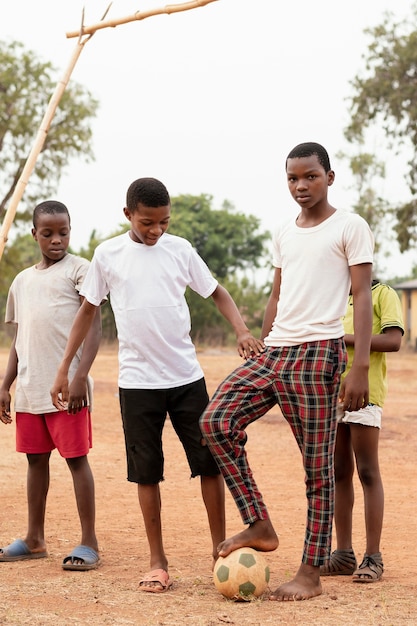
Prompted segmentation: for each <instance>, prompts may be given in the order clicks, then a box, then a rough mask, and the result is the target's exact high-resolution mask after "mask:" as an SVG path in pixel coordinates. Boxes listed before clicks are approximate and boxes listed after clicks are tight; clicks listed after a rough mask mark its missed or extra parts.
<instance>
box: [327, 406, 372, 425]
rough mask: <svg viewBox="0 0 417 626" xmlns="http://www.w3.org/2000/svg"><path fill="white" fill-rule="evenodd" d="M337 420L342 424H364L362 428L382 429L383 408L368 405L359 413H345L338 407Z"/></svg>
mask: <svg viewBox="0 0 417 626" xmlns="http://www.w3.org/2000/svg"><path fill="white" fill-rule="evenodd" d="M336 418H337V421H338V422H341V423H342V424H362V426H374V427H375V428H381V419H382V407H380V406H378V405H377V404H368V406H366V407H365V408H363V409H359V411H343V409H342V408H341V407H340V408H339V407H337V412H336Z"/></svg>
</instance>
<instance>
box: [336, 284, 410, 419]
mask: <svg viewBox="0 0 417 626" xmlns="http://www.w3.org/2000/svg"><path fill="white" fill-rule="evenodd" d="M372 307H373V315H372V334H373V335H380V334H381V333H383V332H384V330H385V329H387V328H393V327H396V328H400V329H401V330H402V331H403V333H404V323H403V317H402V309H401V302H400V299H399V297H398V295H397V293H396V291H394V289H392V288H391V287H389V285H382V284H381V283H376V284H375V285H373V286H372ZM343 327H344V329H345V333H346V334H347V335H353V298H352V296H349V300H348V306H347V311H346V315H345V317H344V318H343ZM347 351H348V364H347V367H346V371H345V372H344V374H343V376H346V374H347V373H348V371H349V370H350V368H351V366H352V361H353V353H354V348H353V347H352V346H348V348H347ZM387 388H388V384H387V358H386V353H385V352H374V351H371V354H370V362H369V402H370V404H377V405H378V406H380V407H382V406H384V401H385V397H386V395H387Z"/></svg>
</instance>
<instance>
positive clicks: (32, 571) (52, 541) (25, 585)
mask: <svg viewBox="0 0 417 626" xmlns="http://www.w3.org/2000/svg"><path fill="white" fill-rule="evenodd" d="M199 357H200V361H201V364H202V366H203V368H204V371H205V373H206V379H207V383H208V387H209V391H210V392H212V391H214V388H215V387H216V385H217V384H218V382H219V381H220V380H221V379H222V378H223V377H224V376H225V375H226V374H227V373H228V372H229V371H231V369H232V368H234V367H235V365H237V364H238V363H239V357H238V355H237V354H235V353H233V352H223V351H214V350H212V351H202V352H201V353H200V354H199ZM6 358H7V351H6V350H0V376H1V373H2V372H4V367H5V363H6ZM416 370H417V354H416V353H411V352H406V351H401V352H400V353H398V354H391V355H389V380H390V389H389V395H388V401H387V403H386V407H385V410H384V417H383V429H382V431H381V441H380V458H381V466H382V473H383V480H384V485H385V497H386V512H385V522H384V531H383V538H382V546H381V550H382V553H383V557H384V563H385V574H384V577H383V579H382V581H380V582H378V583H376V584H371V585H359V584H353V583H352V582H351V580H350V579H349V578H346V577H341V578H325V579H323V595H321V596H320V597H318V598H315V599H313V600H309V601H306V602H289V603H277V602H270V601H269V600H267V599H259V600H256V601H253V602H243V603H241V602H239V603H235V602H232V601H230V600H226V599H224V598H223V597H222V596H221V595H220V594H219V593H218V592H217V590H216V589H215V587H214V584H213V582H212V574H211V559H210V550H211V546H210V540H209V531H208V525H207V520H206V516H205V510H204V507H203V504H202V501H201V497H200V493H199V482H198V481H197V480H192V481H191V480H190V479H189V472H188V468H187V465H186V461H185V458H184V454H183V452H182V449H181V447H180V445H179V443H178V440H177V439H176V436H175V434H174V433H173V430H172V427H171V424H170V423H169V422H167V425H166V428H165V439H164V449H165V457H166V472H165V477H166V480H165V482H164V483H163V484H162V504H163V526H164V539H165V548H166V552H167V554H168V557H169V560H170V575H171V578H173V580H174V584H173V588H172V589H171V590H170V591H169V592H167V593H165V594H158V595H157V594H147V593H143V592H140V591H138V581H139V579H140V578H141V577H142V575H143V574H144V573H145V572H146V571H147V570H148V549H147V543H146V539H145V533H144V528H143V524H142V520H141V516H140V513H139V507H138V503H137V492H136V487H135V486H134V485H132V484H130V483H128V482H127V481H126V468H125V453H124V443H123V435H122V427H121V420H120V415H119V407H118V400H117V355H116V351H115V349H114V348H106V347H102V348H101V350H100V353H99V355H98V357H97V359H96V362H95V364H94V367H93V371H92V373H93V376H94V379H95V410H94V414H93V420H94V447H93V450H92V452H91V454H90V462H91V466H92V468H93V472H94V475H95V481H96V499H97V533H98V537H99V541H100V548H101V558H102V565H101V567H100V568H99V569H97V570H95V571H91V572H68V571H63V570H62V568H61V561H62V559H63V557H65V556H66V554H67V553H68V552H69V551H70V550H71V549H72V548H73V547H74V546H75V545H76V544H77V543H79V526H78V517H77V513H76V509H75V502H74V496H73V492H72V483H71V479H70V474H69V471H68V469H67V467H66V464H65V462H64V461H63V459H61V458H60V457H59V455H58V454H57V453H56V452H55V453H54V454H53V455H52V459H51V487H50V492H49V498H48V508H47V520H46V538H47V543H48V550H49V556H48V558H46V559H39V560H31V561H23V562H17V563H0V624H7V625H9V624H10V625H11V624H18V625H23V624H31V625H43V624H56V625H59V626H60V625H64V624H87V623H88V624H90V625H92V626H93V625H105V624H118V625H119V624H120V625H139V626H177V625H181V626H217V625H222V624H234V625H235V626H249V625H250V626H261V625H262V626H263V625H268V624H271V625H272V624H274V625H275V624H286V625H296V624H297V625H304V624H310V625H320V626H322V625H326V624H332V625H339V624H356V625H359V626H361V625H364V626H365V625H366V626H368V625H371V626H372V625H378V626H379V625H393V626H397V625H406V624H407V625H410V626H411V625H415V624H417V560H416V558H415V544H416V537H417V532H416V531H417V521H416V519H417V503H416V496H415V493H416V486H417V463H416V456H417V437H416V434H415V429H416V423H417V422H416V418H417V408H416V398H417V396H416V391H417V376H416ZM0 428H1V431H0V432H1V441H2V446H1V457H0V482H1V503H2V504H1V520H0V545H5V544H8V543H9V542H10V541H11V540H13V539H15V538H17V537H22V536H24V534H25V531H26V501H25V490H26V484H25V481H26V459H25V457H24V455H22V454H17V453H16V452H15V448H14V424H13V425H11V426H5V425H3V424H0ZM248 434H249V442H248V445H247V449H248V453H249V457H250V461H251V465H252V467H253V469H254V473H255V476H256V478H257V481H258V484H259V486H260V488H261V491H262V492H263V495H264V497H265V501H266V502H267V505H268V507H269V512H270V515H271V517H272V520H273V523H274V525H275V528H276V529H277V531H278V533H279V535H280V547H279V548H278V550H277V551H275V552H272V553H268V554H267V555H266V558H267V561H268V564H269V566H270V569H271V581H270V585H271V589H275V588H276V587H277V586H278V585H279V584H280V583H282V582H284V581H286V580H289V579H290V578H291V577H292V576H293V574H294V573H295V571H296V570H297V568H298V565H299V563H300V558H301V549H302V543H303V536H304V522H305V510H306V503H305V495H304V483H303V472H302V467H301V459H300V456H299V452H298V449H297V448H296V445H295V442H294V440H293V438H292V435H291V433H290V430H289V427H288V426H287V424H286V423H285V422H284V420H283V418H282V416H281V414H280V412H279V410H278V409H276V410H274V411H272V412H270V413H269V414H268V415H267V416H265V417H264V418H263V419H262V420H260V421H259V422H258V423H256V424H253V425H251V426H250V428H249V429H248ZM227 514H228V515H227V533H228V534H234V533H236V532H238V531H239V530H240V529H241V528H242V525H241V522H240V518H239V516H238V514H237V511H236V508H235V506H234V503H233V501H232V500H231V497H230V495H229V494H228V493H227ZM364 544H365V539H364V523H363V499H362V494H361V489H360V487H359V486H358V483H357V482H356V505H355V514H354V548H355V550H356V553H357V556H358V557H359V558H360V557H361V555H362V553H363V551H364Z"/></svg>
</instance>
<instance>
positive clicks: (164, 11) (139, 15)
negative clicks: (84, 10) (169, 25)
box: [67, 0, 217, 39]
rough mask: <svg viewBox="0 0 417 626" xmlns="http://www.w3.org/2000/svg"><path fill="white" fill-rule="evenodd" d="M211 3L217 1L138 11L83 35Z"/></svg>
mask: <svg viewBox="0 0 417 626" xmlns="http://www.w3.org/2000/svg"><path fill="white" fill-rule="evenodd" d="M211 2H217V0H193V1H191V2H182V3H181V4H167V5H166V6H165V7H161V8H159V9H148V10H147V11H137V12H136V13H134V14H133V15H129V16H128V17H120V18H116V19H112V20H107V21H106V22H104V21H103V22H100V23H98V24H94V25H93V26H85V27H84V28H83V31H82V32H83V34H85V35H87V34H90V35H92V34H93V33H95V32H96V31H97V30H100V29H101V28H115V27H116V26H119V25H120V24H127V23H128V22H135V21H138V20H144V19H146V18H147V17H151V16H153V15H163V14H167V15H170V14H171V13H178V12H180V11H189V10H190V9H198V8H199V7H203V6H205V5H206V4H210V3H211ZM79 34H80V31H79V30H74V31H71V32H68V33H67V37H68V38H69V39H70V38H71V37H78V36H79Z"/></svg>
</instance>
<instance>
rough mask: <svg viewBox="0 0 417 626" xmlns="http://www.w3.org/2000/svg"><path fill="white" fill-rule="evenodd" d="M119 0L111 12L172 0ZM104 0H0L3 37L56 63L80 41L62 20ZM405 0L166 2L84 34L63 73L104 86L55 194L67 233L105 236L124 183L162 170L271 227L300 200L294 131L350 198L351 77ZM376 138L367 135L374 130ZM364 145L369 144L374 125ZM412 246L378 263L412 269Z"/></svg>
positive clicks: (165, 178)
mask: <svg viewBox="0 0 417 626" xmlns="http://www.w3.org/2000/svg"><path fill="white" fill-rule="evenodd" d="M173 3H175V2H171V1H170V0H167V1H165V0H159V1H156V0H147V1H142V2H141V1H140V0H136V1H132V0H114V2H113V4H112V6H111V8H110V11H109V13H108V15H107V19H108V18H117V17H125V16H128V15H132V14H134V13H135V12H136V11H138V10H146V9H152V8H159V7H163V6H165V5H166V4H173ZM108 4H109V3H108V2H106V1H103V2H102V1H101V0H100V1H99V0H84V1H83V2H82V1H80V0H59V1H57V0H13V2H8V3H7V4H6V3H3V5H4V6H3V7H2V8H1V9H0V40H3V41H11V40H18V41H21V42H23V43H24V45H25V46H26V47H27V48H29V49H31V50H33V51H34V52H35V53H36V54H37V55H38V56H39V57H40V58H41V59H42V60H44V61H51V62H52V63H53V64H54V66H55V67H56V68H57V80H58V79H59V78H61V77H62V76H63V75H64V72H65V71H66V70H67V67H68V66H69V63H70V59H71V56H72V54H73V51H74V49H75V46H76V39H71V38H67V36H66V33H67V32H70V31H74V30H77V29H78V28H79V26H80V24H81V16H82V9H83V7H84V23H85V24H86V25H91V24H96V23H97V22H99V21H100V19H101V17H102V15H103V14H104V12H105V10H106V8H107V6H108ZM410 5H411V2H410V0H396V1H395V3H393V2H392V1H390V0H368V1H366V2H364V1H363V0H350V2H343V3H336V2H335V1H334V0H317V2H314V3H313V2H311V0H298V1H297V2H279V1H278V0H252V1H251V2H249V0H216V1H215V2H212V3H210V4H208V5H206V6H203V7H199V8H196V9H192V10H189V11H185V12H181V13H176V14H172V15H159V16H153V17H149V18H147V19H144V20H141V21H135V22H132V23H128V24H124V25H120V26H118V27H116V28H106V29H103V30H100V31H97V32H96V34H95V35H94V36H93V37H92V38H91V39H90V40H89V41H88V42H87V43H86V44H85V46H84V49H83V51H82V52H81V55H80V57H79V59H78V62H77V64H76V66H75V68H74V70H73V72H72V75H71V81H76V82H78V83H81V84H82V85H84V86H85V87H86V88H88V89H89V90H90V92H91V93H92V95H93V96H94V97H95V98H96V99H98V100H99V102H100V108H99V112H98V116H97V118H96V119H95V120H94V121H93V123H92V128H93V150H94V153H95V157H96V160H95V161H94V162H93V163H85V162H84V161H82V160H72V161H71V162H70V165H69V167H68V168H67V170H66V173H65V175H64V176H63V178H62V179H61V182H60V185H59V189H58V192H57V194H56V195H55V198H56V199H59V200H61V201H62V202H64V203H65V204H66V205H67V206H68V208H69V210H70V213H71V216H72V245H73V247H74V248H75V249H77V248H79V247H81V246H84V245H87V243H88V240H89V237H90V234H91V232H92V230H94V229H95V230H96V231H97V233H98V234H99V235H100V236H103V237H105V236H107V235H109V234H110V233H111V232H113V231H114V230H115V229H116V228H117V227H118V225H119V224H120V223H124V222H125V218H124V216H123V213H122V210H123V207H124V204H125V195H126V190H127V187H128V186H129V184H130V183H131V182H132V181H133V180H135V179H136V178H140V177H142V176H153V177H155V178H159V179H160V180H161V181H162V182H164V183H165V185H166V186H167V188H168V190H169V192H170V194H171V196H176V195H179V194H193V195H200V194H202V193H204V194H209V195H211V196H213V206H214V207H216V208H220V207H221V205H222V203H223V201H224V200H228V201H229V202H231V203H232V204H233V205H234V206H235V207H236V210H237V211H239V212H243V213H247V214H252V215H255V216H257V217H258V218H259V219H260V220H261V228H262V230H265V231H268V232H270V231H271V230H272V229H273V228H274V225H275V223H276V222H277V221H278V220H279V219H281V218H282V217H283V216H286V215H288V216H290V215H291V213H293V214H294V215H296V214H297V211H298V207H297V205H296V204H295V203H294V201H293V200H292V199H291V197H290V195H289V192H288V189H287V184H286V178H285V169H284V164H285V158H286V156H287V154H288V152H289V151H290V150H291V149H292V148H293V147H294V146H295V145H296V144H298V143H301V142H304V141H317V142H319V143H321V144H323V145H324V146H325V147H326V148H327V150H328V152H329V154H330V158H331V162H332V167H333V169H334V170H335V172H336V181H335V183H334V185H333V187H332V188H331V189H330V191H329V200H330V202H331V204H333V206H335V207H337V208H345V209H349V208H350V207H351V205H352V203H353V202H354V201H355V195H354V192H353V190H352V185H353V181H352V178H351V176H350V172H349V168H348V166H347V163H345V162H344V161H343V160H340V159H338V158H337V156H336V155H337V153H338V152H339V151H341V150H342V151H343V150H345V151H346V150H348V149H349V147H348V145H347V143H346V140H345V139H344V135H343V130H344V128H345V127H346V125H347V123H348V121H349V109H348V98H349V95H351V94H352V88H351V85H350V83H351V81H352V80H353V79H354V78H355V76H356V75H357V74H358V73H361V72H363V70H364V66H365V62H364V58H363V55H365V54H366V51H367V45H368V43H369V42H370V39H369V37H367V36H366V35H365V33H364V30H365V29H366V28H369V27H373V26H376V25H378V24H379V23H381V21H382V19H383V16H384V13H385V12H386V11H388V10H389V11H390V12H392V13H394V16H395V19H402V18H404V17H407V16H409V15H410ZM374 142H375V143H374ZM365 147H366V149H367V151H369V152H373V151H375V152H378V154H379V145H378V138H377V139H376V140H373V145H372V146H365ZM389 167H390V169H389V171H388V177H387V180H386V181H385V183H384V188H382V189H378V193H379V194H380V195H382V196H384V197H386V198H387V199H388V200H389V201H392V202H398V201H402V200H407V199H408V197H409V196H408V190H407V186H406V183H405V180H404V178H403V166H402V163H401V160H400V159H399V160H398V162H397V161H396V160H395V159H394V160H393V161H392V162H390V164H389ZM414 264H417V258H416V253H415V252H412V253H408V254H406V255H400V254H399V253H398V252H396V251H395V250H394V252H393V254H392V256H391V257H390V258H389V259H388V260H387V263H386V267H385V269H384V270H383V272H382V273H384V272H385V273H386V278H389V277H392V276H396V275H407V272H410V270H411V267H412V266H413V265H414Z"/></svg>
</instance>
